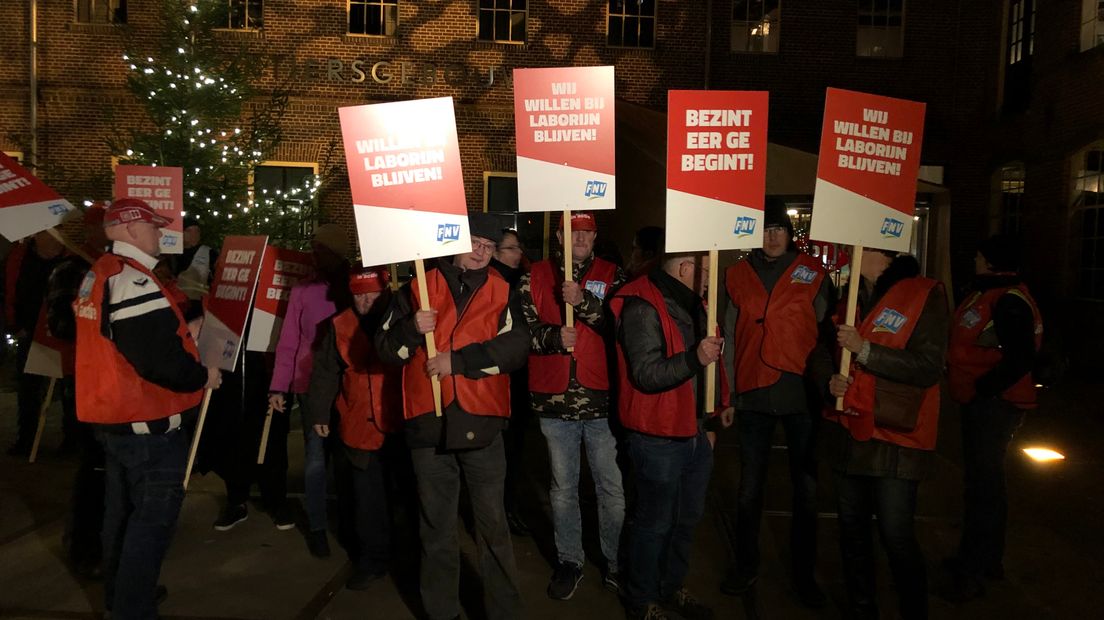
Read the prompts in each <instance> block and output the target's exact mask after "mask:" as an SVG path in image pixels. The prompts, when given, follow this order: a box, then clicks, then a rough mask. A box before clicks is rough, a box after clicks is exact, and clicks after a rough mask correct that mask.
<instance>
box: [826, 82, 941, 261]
mask: <svg viewBox="0 0 1104 620" xmlns="http://www.w3.org/2000/svg"><path fill="white" fill-rule="evenodd" d="M924 108H925V106H924V104H923V103H918V102H915V101H906V100H904V99H894V98H891V97H882V96H879V95H870V94H866V93H857V92H853V91H847V90H840V89H837V88H829V89H828V94H827V96H826V98H825V101H824V125H823V128H822V130H821V137H820V159H819V162H818V164H817V182H816V194H815V196H814V199H813V221H812V226H811V229H810V231H809V235H810V236H811V237H812V238H814V239H820V240H822V241H831V242H834V243H844V244H848V245H864V246H866V247H875V248H880V249H885V250H897V251H899V252H907V251H908V249H909V245H910V243H911V241H912V223H913V219H912V218H913V213H914V211H915V205H916V177H917V175H918V174H919V171H920V145H921V141H922V139H923V137H924Z"/></svg>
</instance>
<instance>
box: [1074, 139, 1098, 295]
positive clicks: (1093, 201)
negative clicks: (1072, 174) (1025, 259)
mask: <svg viewBox="0 0 1104 620" xmlns="http://www.w3.org/2000/svg"><path fill="white" fill-rule="evenodd" d="M1081 164H1082V165H1081V170H1080V172H1079V173H1078V175H1077V179H1076V180H1075V185H1074V190H1075V191H1076V192H1077V196H1076V198H1077V203H1076V204H1077V206H1078V207H1079V209H1078V212H1077V215H1076V216H1075V217H1077V218H1078V219H1080V224H1081V231H1080V233H1081V269H1080V287H1079V290H1080V296H1081V297H1087V298H1089V299H1099V300H1104V144H1097V145H1094V146H1092V147H1089V150H1088V151H1086V152H1085V156H1084V159H1083V160H1082V161H1081ZM1075 222H1076V220H1075Z"/></svg>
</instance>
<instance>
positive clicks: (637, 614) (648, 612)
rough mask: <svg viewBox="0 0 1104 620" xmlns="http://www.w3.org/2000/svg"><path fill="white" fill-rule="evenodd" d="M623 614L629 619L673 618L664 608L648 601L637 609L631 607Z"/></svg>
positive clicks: (662, 619)
mask: <svg viewBox="0 0 1104 620" xmlns="http://www.w3.org/2000/svg"><path fill="white" fill-rule="evenodd" d="M625 616H626V617H627V618H629V620H675V619H674V618H673V617H672V616H671V615H670V614H668V613H667V611H666V610H665V609H663V608H662V607H660V606H659V605H656V604H655V603H648V604H647V605H645V606H644V607H641V608H639V609H635V610H632V609H631V610H629V611H628V613H626V614H625Z"/></svg>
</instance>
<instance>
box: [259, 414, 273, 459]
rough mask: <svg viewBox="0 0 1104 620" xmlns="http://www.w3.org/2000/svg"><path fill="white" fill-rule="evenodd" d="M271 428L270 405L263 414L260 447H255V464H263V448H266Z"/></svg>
mask: <svg viewBox="0 0 1104 620" xmlns="http://www.w3.org/2000/svg"><path fill="white" fill-rule="evenodd" d="M271 429H272V405H269V406H268V413H266V414H265V422H264V430H262V431H261V447H260V448H258V449H257V464H258V465H264V459H265V450H267V449H268V432H269V430H271Z"/></svg>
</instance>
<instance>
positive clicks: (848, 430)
mask: <svg viewBox="0 0 1104 620" xmlns="http://www.w3.org/2000/svg"><path fill="white" fill-rule="evenodd" d="M861 274H862V280H861V281H860V286H861V288H860V289H859V303H858V313H857V317H856V321H857V325H856V326H854V327H852V326H849V325H840V326H839V328H838V333H837V341H838V343H839V345H840V346H842V347H845V348H846V349H848V350H849V351H851V352H852V353H854V354H855V356H854V358H853V362H852V364H851V369H850V374H849V376H848V377H846V378H844V377H843V376H842V375H840V374H836V375H833V376H832V378H831V380H830V381H829V384H828V385H829V392H830V394H831V395H832V396H834V397H837V398H839V397H842V398H843V399H844V400H843V411H842V412H840V411H836V410H835V406H834V405H835V403H834V402H833V403H832V405H830V406H829V407H826V408H825V412H824V417H825V418H826V419H827V420H828V421H829V423H826V424H824V425H823V428H822V429H821V452H822V456H823V458H824V460H825V461H826V462H827V463H828V465H829V466H830V467H831V469H832V472H833V475H834V478H835V489H836V500H837V504H838V508H837V510H838V513H839V528H840V552H841V555H842V560H843V574H844V581H845V583H846V586H847V594H848V599H849V613H848V614H845V615H848V617H856V618H876V617H877V616H878V608H877V604H876V589H875V587H874V570H875V569H874V564H875V563H874V546H873V541H872V537H871V519H872V517H875V516H876V517H877V527H878V532H879V534H880V535H881V541H882V547H883V548H884V549H885V550H886V555H887V556H889V565H890V566H891V567H892V569H893V581H894V586H895V589H896V590H897V598H898V611H899V613H900V615H901V617H903V618H905V619H906V620H911V619H914V618H926V617H927V613H928V594H927V575H926V570H925V565H924V555H923V553H922V552H921V550H920V546H919V544H918V543H917V541H916V532H915V528H914V524H913V521H914V517H915V514H916V494H917V490H918V488H919V484H920V480H921V479H923V478H924V477H925V476H926V474H927V471H928V470H929V469H930V467H931V463H932V461H933V460H934V456H935V440H936V435H937V433H938V424H939V380H940V378H941V376H942V372H943V362H944V356H945V353H946V348H947V337H946V334H947V331H946V330H947V300H946V296H945V294H944V292H943V287H942V285H940V284H939V283H938V282H936V281H934V280H930V279H928V278H923V277H920V275H919V274H920V265H919V263H918V262H917V261H916V259H915V258H913V257H912V256H910V255H907V254H904V255H901V256H896V253H895V252H889V251H883V250H875V249H872V248H868V249H867V251H866V253H865V254H864V255H863V260H862V267H861Z"/></svg>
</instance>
